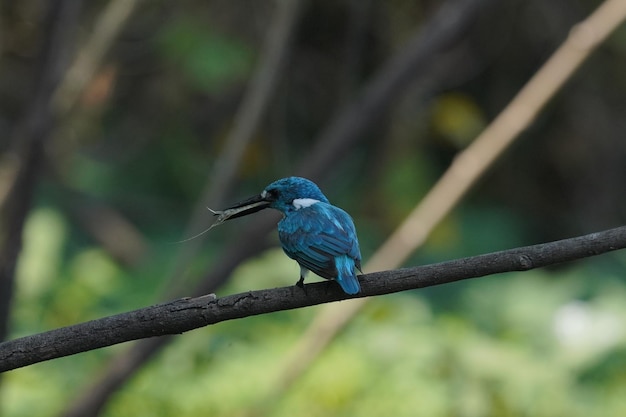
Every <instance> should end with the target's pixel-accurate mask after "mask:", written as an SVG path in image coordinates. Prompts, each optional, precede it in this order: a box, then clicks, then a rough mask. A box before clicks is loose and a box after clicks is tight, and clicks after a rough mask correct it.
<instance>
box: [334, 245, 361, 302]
mask: <svg viewBox="0 0 626 417" xmlns="http://www.w3.org/2000/svg"><path fill="white" fill-rule="evenodd" d="M335 266H336V267H337V282H338V283H339V285H341V288H342V289H343V291H344V292H345V293H346V294H356V293H358V292H359V291H361V286H360V285H359V280H358V279H357V278H356V274H355V273H354V259H352V258H350V257H349V256H346V255H344V256H337V257H336V258H335Z"/></svg>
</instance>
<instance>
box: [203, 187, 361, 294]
mask: <svg viewBox="0 0 626 417" xmlns="http://www.w3.org/2000/svg"><path fill="white" fill-rule="evenodd" d="M266 208H271V209H275V210H278V211H280V212H281V213H282V214H283V217H282V219H281V220H280V221H279V222H278V238H279V240H280V243H281V245H282V248H283V251H284V252H285V254H286V255H287V256H288V257H290V258H291V259H293V260H295V261H296V262H297V263H298V264H299V265H300V279H299V280H298V282H296V285H297V286H298V287H300V288H302V289H304V278H305V277H306V275H307V273H308V271H312V272H314V273H315V274H317V275H319V276H320V277H322V278H326V279H328V280H335V281H337V283H339V285H340V286H341V289H342V290H343V291H344V292H345V293H346V294H350V295H354V294H357V293H359V292H360V291H361V287H360V284H359V280H358V278H357V276H356V271H355V269H358V270H359V271H361V251H360V249H359V241H358V238H357V234H356V228H355V226H354V221H353V220H352V217H350V215H349V214H348V213H346V212H345V211H344V210H342V209H340V208H339V207H336V206H333V205H332V204H330V202H329V201H328V198H326V196H325V195H324V194H323V193H322V191H321V190H320V189H319V187H318V186H317V185H316V184H315V183H314V182H313V181H311V180H308V179H306V178H302V177H287V178H282V179H279V180H277V181H274V182H272V183H271V184H269V185H268V186H267V187H265V189H264V190H263V191H262V192H261V193H260V194H258V195H255V196H253V197H250V198H248V199H246V200H243V201H241V202H239V203H237V204H235V205H233V206H231V207H229V208H227V209H225V210H220V211H218V210H211V212H212V213H213V214H214V215H217V216H219V217H218V219H217V221H216V223H215V224H214V225H217V224H221V223H222V222H224V221H226V220H230V219H234V218H237V217H242V216H246V215H248V214H252V213H256V212H258V211H260V210H263V209H266ZM361 272H362V271H361Z"/></svg>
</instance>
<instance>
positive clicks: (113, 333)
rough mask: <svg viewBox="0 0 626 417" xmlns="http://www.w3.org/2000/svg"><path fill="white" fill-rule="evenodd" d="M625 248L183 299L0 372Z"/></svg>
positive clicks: (556, 246) (622, 237)
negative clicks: (355, 289) (352, 288)
mask: <svg viewBox="0 0 626 417" xmlns="http://www.w3.org/2000/svg"><path fill="white" fill-rule="evenodd" d="M625 247H626V226H623V227H618V228H615V229H610V230H606V231H603V232H598V233H592V234H589V235H585V236H580V237H575V238H571V239H564V240H559V241H556V242H551V243H544V244H539V245H534V246H526V247H522V248H516V249H511V250H505V251H501V252H495V253H489V254H485V255H479V256H473V257H469V258H462V259H457V260H452V261H447V262H441V263H438V264H432V265H424V266H418V267H413V268H405V269H398V270H392V271H384V272H376V273H372V274H367V275H363V276H361V277H360V281H361V287H362V292H361V293H360V294H357V295H356V296H349V295H347V294H345V293H343V292H342V291H341V289H339V287H337V286H334V285H328V283H325V282H318V283H313V284H308V285H307V286H306V293H305V292H304V291H302V290H301V289H300V288H298V287H296V286H291V287H282V288H274V289H269V290H260V291H250V292H246V293H241V294H234V295H230V296H226V297H222V298H216V297H215V296H214V295H213V294H210V295H205V296H202V297H197V298H184V299H179V300H175V301H171V302H168V303H164V304H159V305H155V306H151V307H146V308H142V309H139V310H135V311H131V312H128V313H122V314H118V315H114V316H109V317H104V318H101V319H97V320H92V321H89V322H85V323H80V324H76V325H73V326H68V327H63V328H60V329H56V330H51V331H48V332H45V333H40V334H36V335H32V336H27V337H23V338H20V339H15V340H11V341H8V342H4V343H2V344H0V372H4V371H8V370H11V369H15V368H19V367H23V366H27V365H31V364H34V363H38V362H42V361H46V360H49V359H54V358H59V357H63V356H68V355H73V354H76V353H80V352H85V351H88V350H93V349H97V348H101V347H105V346H111V345H114V344H117V343H122V342H127V341H130V340H136V339H143V338H147V337H152V336H163V335H171V334H179V333H183V332H186V331H189V330H193V329H197V328H199V327H204V326H208V325H211V324H216V323H220V322H222V321H226V320H233V319H240V318H244V317H249V316H255V315H259V314H266V313H271V312H275V311H281V310H291V309H296V308H302V307H308V306H312V305H317V304H323V303H329V302H333V301H340V300H344V299H348V298H357V297H358V298H360V297H370V296H376V295H383V294H390V293H394V292H400V291H407V290H412V289H416V288H424V287H429V286H434V285H440V284H446V283H450V282H454V281H459V280H463V279H469V278H476V277H482V276H485V275H491V274H497V273H502V272H510V271H527V270H530V269H534V268H539V267H543V266H547V265H553V264H557V263H561V262H567V261H572V260H575V259H580V258H585V257H589V256H594V255H598V254H601V253H605V252H609V251H613V250H617V249H623V248H625Z"/></svg>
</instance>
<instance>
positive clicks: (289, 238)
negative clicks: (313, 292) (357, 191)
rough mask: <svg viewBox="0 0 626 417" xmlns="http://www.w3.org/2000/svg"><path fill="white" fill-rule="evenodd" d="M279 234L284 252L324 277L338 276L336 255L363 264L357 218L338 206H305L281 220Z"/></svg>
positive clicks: (321, 204)
mask: <svg viewBox="0 0 626 417" xmlns="http://www.w3.org/2000/svg"><path fill="white" fill-rule="evenodd" d="M278 234H279V237H280V241H281V243H282V245H283V249H284V251H285V253H286V254H287V255H288V256H289V257H290V258H292V259H295V260H296V261H298V263H299V264H300V265H302V266H304V267H305V268H307V269H309V270H311V271H313V272H314V273H316V274H317V275H319V276H321V277H324V278H327V279H333V278H337V277H338V271H337V263H336V258H337V257H342V256H347V257H348V258H349V259H351V260H352V261H353V262H354V264H355V266H357V267H358V268H360V266H361V253H360V250H359V243H358V240H357V236H356V230H355V227H354V222H353V221H352V218H351V217H350V216H349V215H348V213H346V212H345V211H343V210H341V209H340V208H338V207H335V206H332V205H330V204H326V203H321V202H320V203H317V204H313V205H312V206H309V207H305V208H302V209H300V210H298V211H296V212H294V213H291V215H289V216H286V217H285V218H284V219H283V220H281V222H280V223H279V225H278Z"/></svg>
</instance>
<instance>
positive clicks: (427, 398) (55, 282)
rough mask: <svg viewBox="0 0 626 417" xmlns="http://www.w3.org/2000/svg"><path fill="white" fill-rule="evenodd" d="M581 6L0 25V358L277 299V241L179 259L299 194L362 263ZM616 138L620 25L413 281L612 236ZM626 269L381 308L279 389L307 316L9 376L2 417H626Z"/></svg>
mask: <svg viewBox="0 0 626 417" xmlns="http://www.w3.org/2000/svg"><path fill="white" fill-rule="evenodd" d="M600 3H601V2H600V1H596V0H576V1H571V0H568V1H566V0H551V1H548V2H547V1H542V0H531V1H528V0H509V1H500V2H498V1H492V0H491V1H490V0H472V1H470V0H464V1H451V2H450V1H448V2H440V1H432V0H420V1H406V0H391V1H385V2H382V1H373V0H361V1H359V0H341V1H336V0H316V1H296V0H292V1H288V0H281V1H258V2H250V1H241V0H236V1H233V0H229V1H226V0H212V1H200V0H182V1H176V2H171V1H158V0H146V1H137V0H111V1H89V2H86V1H85V2H80V1H77V0H71V1H68V0H46V1H43V0H19V1H17V0H5V1H3V2H1V3H0V45H1V51H0V54H1V55H0V138H1V139H0V151H1V152H2V154H1V155H0V201H1V202H2V205H3V211H2V244H3V247H2V258H1V259H2V263H3V264H2V269H3V271H2V274H3V275H2V291H1V293H0V295H1V296H0V299H1V300H0V307H2V308H1V309H0V310H2V314H1V316H2V317H0V318H1V319H2V322H3V327H2V332H0V333H2V336H3V337H5V338H16V337H20V336H25V335H29V334H33V333H38V332H42V331H45V330H49V329H53V328H57V327H61V326H66V325H70V324H74V323H77V322H83V321H87V320H90V319H94V318H98V317H102V316H105V315H111V314H116V313H120V312H124V311H129V310H132V309H136V308H140V307H143V306H147V305H151V304H154V303H157V302H161V301H164V300H169V299H172V298H176V297H180V296H193V295H200V294H204V293H208V292H215V293H216V294H217V295H218V296H222V295H227V294H231V293H236V292H242V291H248V290H252V289H262V288H271V287H276V286H283V285H292V284H293V283H295V281H296V280H297V278H298V271H299V270H298V267H297V265H296V264H295V262H293V261H291V260H290V259H288V258H287V257H286V256H285V255H284V254H283V253H282V251H281V250H280V249H279V248H278V247H277V243H278V241H277V236H276V233H275V231H274V230H273V229H274V228H275V223H276V220H277V219H278V217H277V216H276V215H272V214H270V213H263V214H259V215H257V216H250V217H249V218H244V219H241V220H237V221H233V222H229V223H228V224H226V225H224V226H221V227H219V228H216V229H213V230H211V232H210V233H208V234H206V235H203V236H202V237H201V238H198V239H195V240H192V241H188V242H183V243H178V241H180V240H182V239H186V238H188V237H190V236H192V235H195V234H197V233H199V232H201V231H202V230H203V229H204V228H206V227H207V226H208V225H210V224H211V222H212V220H213V219H212V216H210V214H209V213H208V212H207V211H206V208H205V207H206V206H209V207H211V208H216V209H217V208H221V207H224V206H225V205H227V204H229V203H232V202H235V201H238V200H240V199H242V198H245V197H248V196H249V195H252V194H255V193H258V192H260V190H262V189H263V188H264V187H265V185H267V184H268V183H269V182H271V181H273V180H275V179H277V178H281V177H285V176H290V175H294V174H298V175H305V176H307V177H309V178H311V179H313V180H315V181H316V182H317V183H318V184H319V185H320V187H321V188H322V190H323V191H324V192H325V194H326V195H327V196H328V198H329V199H330V201H331V202H333V203H334V204H336V205H338V206H340V207H342V208H344V209H345V210H346V211H348V212H349V213H350V214H351V215H352V216H353V218H354V220H355V224H356V226H357V230H358V233H359V238H360V242H361V250H362V253H363V258H364V261H365V262H367V260H368V258H369V257H370V256H371V255H372V254H373V253H374V252H375V251H376V249H377V248H378V247H379V246H380V245H381V244H382V243H383V242H384V241H385V239H386V238H387V237H388V236H389V235H390V234H391V233H392V232H393V230H394V229H395V228H396V227H397V226H398V225H399V224H400V223H401V222H402V220H403V219H404V218H405V216H406V215H407V214H408V213H409V212H410V211H411V209H412V208H413V207H414V206H415V205H416V204H417V203H418V202H419V201H420V200H421V198H422V197H423V196H424V195H425V194H426V193H427V192H428V190H429V189H430V188H431V187H432V186H433V184H434V183H435V182H436V181H437V179H438V178H439V177H440V176H441V174H442V173H443V172H444V171H445V170H446V168H447V167H448V166H449V164H450V163H451V161H452V160H453V158H454V156H455V155H456V154H457V153H458V152H459V151H462V150H463V149H464V148H465V147H467V146H468V145H469V144H471V142H472V140H473V139H474V138H475V137H476V136H477V135H478V133H480V132H481V130H482V129H483V128H484V127H485V126H486V125H487V124H488V123H489V122H490V121H491V120H493V118H494V117H495V116H496V115H497V114H498V113H499V112H500V111H501V110H502V109H503V108H504V106H505V105H506V104H507V103H508V102H509V101H510V100H511V99H512V98H513V97H514V96H515V94H516V93H517V91H519V89H520V88H521V87H522V86H523V85H524V84H525V83H526V82H527V81H528V79H529V78H530V77H531V76H532V75H533V74H534V73H535V72H536V71H537V70H538V68H539V67H540V66H541V65H542V64H543V63H544V62H545V61H546V59H547V58H548V57H549V56H550V55H551V53H553V52H554V50H555V49H556V48H557V47H558V46H559V45H560V44H561V43H562V42H563V41H564V40H565V39H566V37H567V35H568V33H569V31H570V29H571V28H572V26H573V25H574V24H575V23H577V22H579V21H581V20H583V19H584V18H585V17H586V16H588V15H589V14H590V13H591V12H592V11H593V10H594V9H595V8H596V7H598V5H599V4H600ZM420 48H421V49H420ZM415 51H418V52H419V54H418V55H417V58H416V57H415V56H414V55H413V54H414V53H416V52H415ZM420 54H421V55H420ZM410 57H413V58H410ZM409 61H410V62H409ZM364 103H366V104H364ZM625 114H626V28H625V27H624V26H622V27H621V28H619V29H618V30H617V31H616V32H615V33H614V34H613V35H612V36H611V37H610V38H609V39H608V40H607V41H606V42H605V43H604V44H603V45H602V46H601V47H600V48H599V50H598V51H596V52H595V53H594V54H593V55H592V56H591V58H590V59H589V61H588V62H586V63H585V64H584V65H583V66H582V68H581V69H580V70H579V71H578V72H577V73H576V75H575V76H574V77H573V78H572V79H571V80H570V81H569V82H568V84H567V85H566V86H565V88H564V89H563V90H562V91H561V92H560V93H559V94H558V95H557V97H556V98H555V99H554V100H552V101H551V102H550V104H549V106H548V107H547V108H546V109H545V110H544V111H543V112H542V113H541V114H540V116H539V118H538V119H537V120H536V121H535V122H534V123H533V124H532V125H531V126H529V128H528V129H526V130H525V132H524V133H523V135H522V136H521V137H520V138H519V140H518V141H517V142H516V144H515V145H514V146H513V148H512V149H510V150H509V151H508V152H506V153H505V154H504V155H503V156H502V157H501V158H500V160H499V161H498V162H497V163H496V165H495V166H494V167H493V168H492V169H491V170H490V171H489V172H488V174H487V175H486V176H484V177H483V178H482V179H481V181H480V182H479V183H478V184H476V186H475V187H474V188H473V189H472V191H471V192H470V193H469V195H468V196H467V197H466V198H465V199H464V200H463V202H462V203H461V204H460V205H459V206H458V207H456V208H455V210H454V211H453V213H452V214H451V215H449V216H447V217H446V219H445V220H444V221H443V222H442V223H441V224H440V225H439V226H438V227H437V228H436V229H435V230H434V232H433V233H432V235H431V236H430V238H429V239H428V241H427V242H426V244H425V245H424V246H423V247H422V248H420V249H419V250H418V251H416V252H415V253H414V255H413V256H412V257H411V259H409V260H407V262H406V265H419V264H425V263H430V262H436V261H441V260H447V259H453V258H456V257H461V256H471V255H476V254H480V253H485V252H491V251H497V250H502V249H507V248H513V247H516V246H521V245H528V244H534V243H541V242H544V241H549V240H554V239H560V238H565V237H571V236H576V235H580V234H585V233H591V232H594V231H599V230H602V229H606V228H610V227H615V226H618V225H621V224H624V222H625V220H626V196H625V195H624V178H626V133H625V132H626V117H625V116H624V115H625ZM20 236H21V237H22V240H21V242H20ZM20 249H21V250H20ZM18 252H19V256H17V255H18ZM625 267H626V254H624V253H620V252H617V253H613V254H608V255H604V256H601V257H598V258H593V259H586V260H583V261H579V262H575V263H572V264H567V265H562V266H558V267H554V268H549V269H544V270H538V271H531V272H525V273H511V274H507V275H505V276H491V277H486V278H481V279H478V280H472V281H468V282H461V283H456V284H451V285H445V286H441V287H435V288H429V289H425V290H421V291H411V292H407V293H402V294H394V295H389V296H384V297H377V298H375V299H373V300H371V301H370V302H369V303H368V304H367V305H366V306H365V307H364V308H363V310H362V311H360V313H359V314H358V315H357V316H356V317H355V318H354V319H353V320H351V321H350V323H349V324H348V325H347V326H346V327H345V328H344V329H343V330H342V331H341V333H340V334H339V335H337V337H336V338H334V339H333V341H332V342H331V343H330V344H329V345H328V346H327V347H326V349H324V350H323V352H322V353H321V354H320V355H319V357H317V359H316V360H315V361H313V362H312V364H311V366H308V367H306V369H305V370H304V371H303V372H302V373H300V374H298V375H297V377H296V378H293V379H291V380H289V381H290V382H289V384H283V383H281V381H284V379H283V377H284V375H286V374H288V373H289V369H285V368H286V366H287V365H288V364H289V363H291V362H290V361H288V360H287V358H291V357H293V352H294V348H295V346H297V345H298V343H300V341H301V340H302V337H303V335H304V334H305V333H306V331H307V328H308V325H309V324H310V323H311V322H312V320H313V319H314V317H315V316H316V314H317V313H318V312H319V311H320V309H321V308H323V307H315V308H307V309H302V310H296V311H287V312H280V313H275V314H269V315H264V316H259V317H252V318H247V319H244V320H237V321H233V322H225V323H221V324H219V325H216V326H210V327H208V328H203V329H199V330H195V331H193V332H190V333H187V334H184V335H181V336H177V337H168V338H159V339H154V340H148V341H143V342H140V343H134V344H124V345H118V346H113V347H110V348H106V349H100V350H97V351H92V352H87V353H83V354H80V355H75V356H71V357H67V358H62V359H58V360H53V361H50V362H45V363H41V364H37V365H33V366H30V367H26V368H23V369H19V370H15V371H12V372H9V373H6V374H4V375H2V379H1V380H0V414H2V415H4V416H10V417H21V416H28V417H31V416H65V417H69V416H96V415H100V416H164V417H166V416H196V415H213V416H249V415H258V416H294V415H297V416H380V415H394V416H459V417H460V416H531V415H532V416H535V417H542V416H546V417H547V416H565V415H567V416H585V417H587V416H603V417H607V416H623V415H626V396H625V395H624V392H625V390H626V326H625V324H624V323H626V303H624V300H625V299H626V298H625V297H626V279H625V278H624V268H625ZM366 272H367V271H366ZM370 272H371V271H370ZM314 279H316V278H315V277H313V276H312V277H310V278H309V282H310V281H312V280H314Z"/></svg>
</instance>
